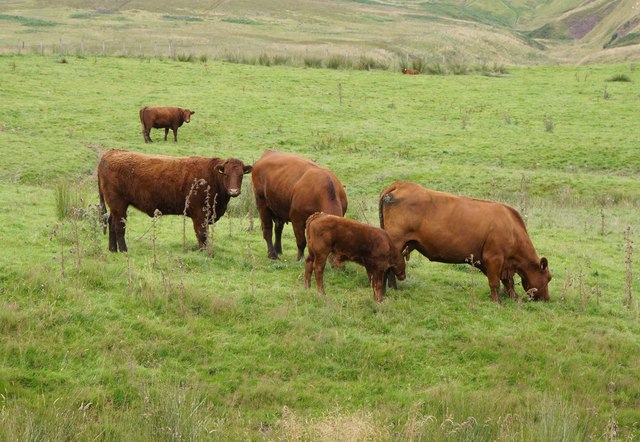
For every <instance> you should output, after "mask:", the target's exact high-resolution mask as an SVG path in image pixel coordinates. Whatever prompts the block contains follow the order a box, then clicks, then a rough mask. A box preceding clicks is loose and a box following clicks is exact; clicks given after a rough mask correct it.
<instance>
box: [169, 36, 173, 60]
mask: <svg viewBox="0 0 640 442" xmlns="http://www.w3.org/2000/svg"><path fill="white" fill-rule="evenodd" d="M169 58H173V41H172V40H169Z"/></svg>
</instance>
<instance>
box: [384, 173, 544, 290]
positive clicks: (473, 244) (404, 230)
mask: <svg viewBox="0 0 640 442" xmlns="http://www.w3.org/2000/svg"><path fill="white" fill-rule="evenodd" d="M379 209H380V227H382V228H383V229H384V230H386V231H387V232H388V233H389V236H390V237H391V240H392V241H393V243H394V244H395V246H396V247H398V248H400V249H401V250H403V254H404V255H406V257H407V259H408V257H409V253H411V251H412V250H414V249H415V250H417V251H418V252H420V253H421V254H422V255H424V256H426V257H427V258H429V260H430V261H437V262H444V263H450V264H463V263H465V262H466V263H469V264H473V265H474V266H475V267H477V268H479V269H480V270H481V271H482V272H483V273H484V274H485V275H487V278H488V280H489V288H490V289H491V299H492V300H494V301H496V302H497V301H498V288H499V287H500V281H502V283H503V285H504V287H505V289H506V290H507V293H508V294H509V295H510V296H511V297H516V296H517V295H516V292H515V289H514V281H513V276H514V275H515V274H516V273H517V274H518V275H520V277H521V279H522V285H523V287H524V289H525V290H526V291H527V292H528V293H530V294H532V297H533V299H535V300H539V299H541V300H544V301H548V300H549V288H548V284H549V281H550V280H551V273H550V271H549V263H548V261H547V258H545V257H542V258H539V257H538V255H537V253H536V251H535V249H534V247H533V244H532V243H531V239H530V238H529V234H528V233H527V228H526V226H525V224H524V222H523V221H522V217H521V216H520V214H519V213H518V212H517V211H516V210H515V209H513V208H512V207H509V206H507V205H505V204H502V203H498V202H495V201H484V200H477V199H473V198H467V197H464V196H457V195H451V194H449V193H444V192H438V191H435V190H429V189H425V188H424V187H422V186H419V185H417V184H414V183H408V182H404V181H397V182H395V183H393V184H391V185H390V186H389V187H387V188H386V189H384V190H383V191H382V193H381V194H380V201H379ZM390 283H391V285H393V284H394V281H393V280H392V278H390Z"/></svg>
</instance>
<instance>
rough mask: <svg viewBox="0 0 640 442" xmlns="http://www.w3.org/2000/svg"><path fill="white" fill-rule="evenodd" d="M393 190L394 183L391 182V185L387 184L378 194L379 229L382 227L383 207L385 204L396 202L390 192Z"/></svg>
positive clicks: (394, 188)
mask: <svg viewBox="0 0 640 442" xmlns="http://www.w3.org/2000/svg"><path fill="white" fill-rule="evenodd" d="M394 190H396V186H395V184H392V185H391V186H389V187H387V188H386V189H384V190H383V191H382V193H381V194H380V199H379V200H378V216H379V217H380V228H381V229H384V207H385V205H386V204H392V203H394V202H397V201H396V200H394V199H393V195H391V192H393V191H394Z"/></svg>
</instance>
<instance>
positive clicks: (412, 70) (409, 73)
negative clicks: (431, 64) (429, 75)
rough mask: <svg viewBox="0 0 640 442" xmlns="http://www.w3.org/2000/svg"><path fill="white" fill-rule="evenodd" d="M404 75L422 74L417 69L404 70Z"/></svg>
mask: <svg viewBox="0 0 640 442" xmlns="http://www.w3.org/2000/svg"><path fill="white" fill-rule="evenodd" d="M402 73H403V74H405V75H418V74H420V71H417V70H415V69H407V68H402Z"/></svg>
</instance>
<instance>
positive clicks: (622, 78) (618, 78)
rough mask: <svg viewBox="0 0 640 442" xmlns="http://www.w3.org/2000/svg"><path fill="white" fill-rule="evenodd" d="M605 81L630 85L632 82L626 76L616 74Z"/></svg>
mask: <svg viewBox="0 0 640 442" xmlns="http://www.w3.org/2000/svg"><path fill="white" fill-rule="evenodd" d="M605 81H623V82H628V83H630V82H631V81H632V80H631V78H629V76H628V75H626V74H617V75H614V76H613V77H609V78H607V79H606V80H605Z"/></svg>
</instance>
